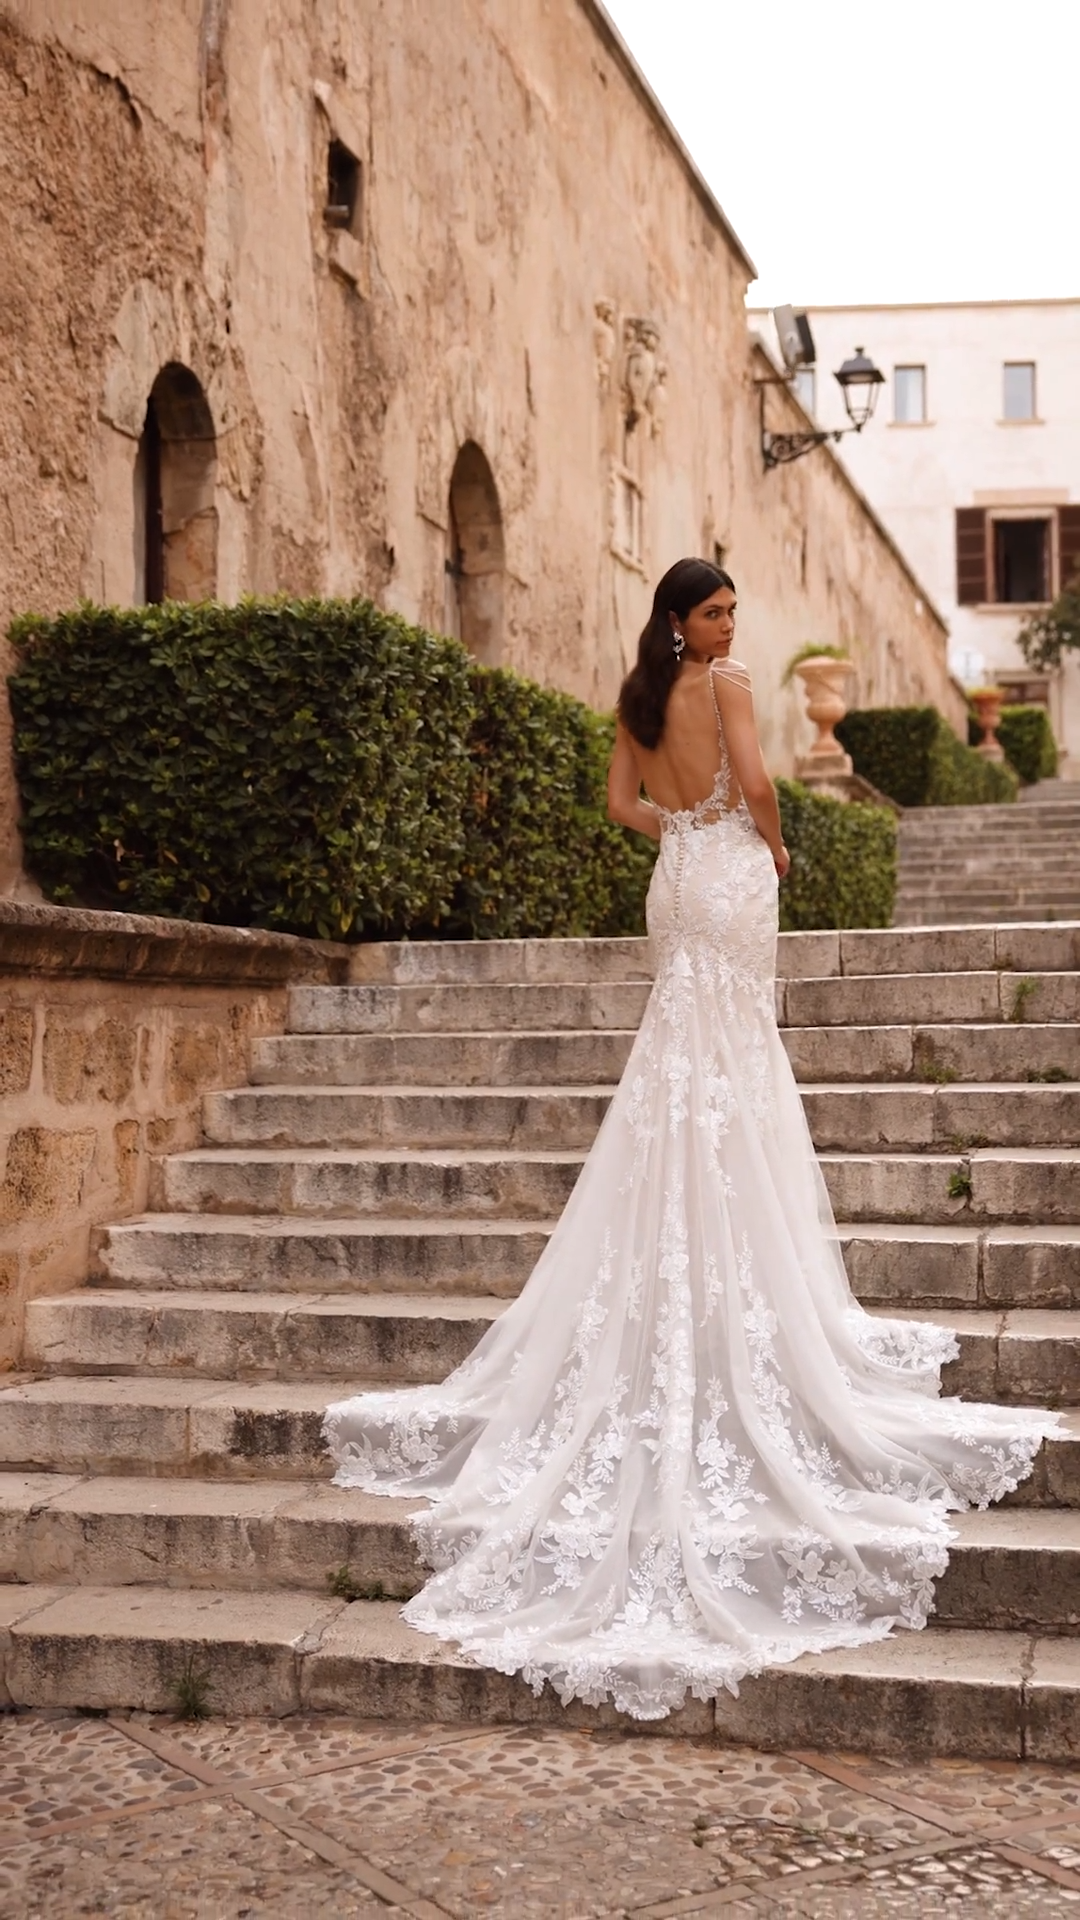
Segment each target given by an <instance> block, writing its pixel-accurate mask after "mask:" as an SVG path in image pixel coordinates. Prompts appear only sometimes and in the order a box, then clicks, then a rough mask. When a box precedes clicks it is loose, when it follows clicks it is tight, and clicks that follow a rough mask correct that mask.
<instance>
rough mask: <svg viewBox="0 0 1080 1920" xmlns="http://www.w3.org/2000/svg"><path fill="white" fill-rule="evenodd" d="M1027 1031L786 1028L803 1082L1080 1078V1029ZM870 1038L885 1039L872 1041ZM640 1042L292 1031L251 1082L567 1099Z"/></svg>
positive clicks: (277, 1039)
mask: <svg viewBox="0 0 1080 1920" xmlns="http://www.w3.org/2000/svg"><path fill="white" fill-rule="evenodd" d="M837 984H845V983H837ZM1020 1004H1021V1006H1022V1007H1023V1006H1025V1005H1026V1003H1024V1002H1021V1003H1020ZM1020 1024H1021V1023H1020V1022H1019V1021H1018V1022H1017V1023H1016V1025H1017V1026H1019V1025H1020ZM1024 1030H1025V1033H1026V1035H1027V1038H1026V1039H1016V1038H1014V1037H1012V1025H1011V1024H1010V1025H1006V1024H1004V1023H1001V1022H998V1021H995V1022H992V1023H989V1024H986V1025H983V1024H979V1025H973V1024H966V1023H962V1022H961V1021H960V1019H959V1016H958V1017H957V1021H956V1023H952V1022H950V1023H948V1024H943V1025H937V1024H934V1025H928V1026H905V1025H894V1026H888V1025H881V1024H877V1023H874V1022H872V1021H871V1022H869V1023H868V1024H867V1025H866V1026H861V1027H843V1026H837V1027H822V1026H810V1025H806V1026H791V1027H786V1028H785V1029H784V1030H783V1032H784V1044H785V1046H786V1047H787V1049H788V1056H789V1058H790V1059H791V1060H792V1063H793V1066H794V1068H795V1072H796V1075H797V1077H798V1078H803V1077H812V1078H814V1079H822V1078H825V1077H828V1078H830V1079H843V1078H844V1077H845V1074H844V1069H843V1067H842V1066H841V1067H833V1066H830V1064H829V1062H830V1061H831V1060H832V1059H833V1058H834V1057H835V1058H836V1060H838V1061H841V1062H848V1063H852V1062H854V1061H855V1060H859V1061H861V1066H860V1068H859V1077H860V1078H861V1079H863V1080H867V1079H872V1078H875V1077H881V1078H883V1079H899V1078H908V1077H912V1078H920V1077H923V1076H924V1075H927V1074H930V1073H932V1072H933V1070H934V1069H935V1068H937V1067H939V1066H942V1067H945V1068H946V1069H948V1070H949V1071H950V1072H953V1073H955V1074H956V1075H957V1076H959V1077H963V1078H964V1079H978V1080H993V1079H999V1078H1009V1077H1015V1078H1017V1079H1022V1078H1023V1077H1024V1076H1025V1075H1026V1074H1027V1073H1029V1072H1038V1073H1043V1072H1047V1071H1054V1072H1057V1073H1063V1074H1067V1075H1068V1077H1069V1078H1072V1079H1076V1080H1080V1025H1078V1024H1075V1023H1066V1022H1061V1023H1058V1022H1053V1021H1051V1022H1038V1023H1036V1022H1034V1021H1032V1022H1030V1023H1024ZM868 1034H871V1035H873V1036H874V1038H873V1040H871V1041H868V1040H867V1038H866V1036H867V1035H868ZM796 1035H798V1036H802V1035H814V1036H816V1037H815V1038H813V1039H803V1038H801V1037H799V1038H794V1037H793V1036H796ZM904 1036H907V1037H906V1039H905V1037H904ZM633 1042H634V1035H633V1034H632V1033H629V1032H612V1033H569V1032H568V1033H554V1034H552V1033H529V1034H514V1035H505V1034H494V1033H493V1034H481V1033H473V1034H468V1035H465V1034H395V1035H388V1036H383V1035H379V1034H341V1035H329V1034H327V1035H319V1036H315V1035H309V1036H301V1035H298V1034H284V1035H280V1036H277V1035H276V1036H274V1037H273V1038H271V1039H267V1040H259V1041H256V1042H255V1048H254V1054H255V1058H254V1062H253V1066H252V1073H251V1079H252V1081H253V1083H254V1084H255V1085H256V1086H275V1087H291V1088H298V1089H299V1088H305V1087H306V1088H311V1089H315V1088H322V1087H334V1086H338V1087H348V1086H353V1087H363V1088H366V1089H368V1090H369V1091H375V1090H376V1089H378V1088H387V1089H389V1088H396V1089H397V1090H398V1091H404V1090H405V1089H406V1088H416V1089H420V1088H426V1089H428V1090H434V1089H444V1088H445V1089H447V1090H451V1089H452V1090H454V1091H463V1090H466V1089H469V1088H478V1089H479V1088H484V1089H491V1090H496V1089H499V1088H504V1089H507V1090H510V1089H513V1090H524V1089H525V1088H528V1087H549V1088H552V1089H560V1090H562V1091H564V1092H565V1091H566V1090H568V1089H569V1088H580V1089H582V1090H584V1089H585V1088H595V1087H598V1086H603V1085H605V1084H606V1085H609V1086H610V1085H613V1084H614V1083H615V1082H616V1081H617V1080H618V1079H619V1078H620V1076H621V1074H622V1072H623V1070H624V1068H625V1066H626V1063H627V1060H628V1059H629V1057H630V1049H631V1047H632V1045H633ZM867 1049H870V1051H867ZM210 1098H211V1101H212V1100H213V1098H214V1096H210ZM211 1124H212V1123H211ZM418 1144H427V1143H426V1142H418ZM544 1144H549V1143H547V1142H545V1143H544ZM551 1144H555V1143H551Z"/></svg>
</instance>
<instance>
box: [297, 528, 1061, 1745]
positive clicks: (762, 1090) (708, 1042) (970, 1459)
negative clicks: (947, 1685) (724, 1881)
mask: <svg viewBox="0 0 1080 1920" xmlns="http://www.w3.org/2000/svg"><path fill="white" fill-rule="evenodd" d="M734 628H735V589H734V586H733V584H732V582H731V580H730V578H729V576H728V575H727V574H726V573H722V572H720V571H718V569H716V568H715V567H712V566H709V565H707V564H706V563H705V562H704V561H700V560H680V561H679V562H678V563H677V564H676V565H675V566H673V567H672V568H671V569H670V571H669V572H668V573H666V574H665V575H664V577H663V579H662V580H661V581H660V584H659V586H658V587H657V589H656V596H655V599H654V602H653V610H652V615H651V617H650V619H649V623H648V625H647V626H646V628H645V631H644V633H643V634H642V636H641V643H640V648H639V653H638V660H637V665H636V666H635V667H634V669H633V671H632V672H631V673H630V675H629V676H628V678H627V680H626V682H625V684H624V686H623V689H622V693H621V695H620V700H619V721H620V724H619V728H618V733H617V738H616V746H615V752H614V756H613V759H612V763H611V773H610V780H609V809H610V812H611V815H612V817H613V818H614V819H616V820H619V821H621V822H623V823H624V824H625V825H627V826H629V827H634V828H637V829H638V830H639V831H640V832H642V833H646V834H648V835H650V836H651V837H652V838H654V839H659V842H660V848H659V855H658V858H657V862H656V867H655V870H654V873H653V878H652V883H651V885H650V888H649V897H648V908H647V917H648V927H649V933H650V935H651V938H652V942H653V948H654V959H655V985H654V987H653V990H652V994H651V997H650V999H649V1003H648V1006H647V1008H646V1011H645V1016H644V1019H643V1021H642V1024H641V1029H640V1032H639V1033H638V1036H637V1039H636V1041H635V1044H634V1048H633V1052H632V1053H631V1056H630V1060H629V1063H628V1065H627V1068H626V1072H625V1074H624V1075H623V1079H622V1082H621V1084H620V1086H619V1088H618V1090H617V1092H616V1094H615V1096H614V1099H613V1100H612V1103H611V1106H610V1109H609V1111H608V1114H607V1116H606V1118H605V1120H604V1124H603V1126H602V1127H601V1129H600V1132H599V1134H598V1136H597V1139H596V1142H595V1145H594V1146H593V1148H592V1151H591V1153H590V1154H589V1157H588V1159H587V1161H586V1163H585V1166H584V1168H583V1170H582V1173H581V1176H580V1178H579V1180H578V1182H577V1185H576V1187H575V1189H574V1192H573V1194H572V1195H571V1198H570V1201H569V1203H568V1205H567V1207H566V1210H565V1212H564V1213H563V1216H562V1219H561V1220H560V1221H559V1223H558V1226H557V1227H556V1228H555V1231H554V1232H553V1234H552V1236H551V1239H550V1242H549V1244H548V1246H547V1249H546V1251H545V1252H544V1254H543V1255H542V1256H541V1258H540V1260H539V1261H538V1263H537V1265H536V1268H535V1269H534V1271H533V1273H532V1276H531V1278H530V1279H529V1281H528V1283H527V1285H526V1286H525V1288H524V1290H523V1292H522V1293H521V1294H520V1295H519V1297H518V1298H517V1299H516V1300H515V1301H514V1302H513V1303H512V1304H511V1305H510V1306H509V1307H508V1308H507V1309H506V1311H505V1312H504V1313H503V1314H502V1315H501V1316H500V1317H499V1318H498V1319H497V1320H496V1321H495V1322H494V1324H493V1325H492V1327H491V1328H490V1330H489V1331H488V1332H487V1333H486V1334H485V1335H484V1337H483V1339H482V1340H481V1341H480V1344H479V1346H478V1347H477V1348H476V1349H475V1351H474V1352H473V1354H472V1355H471V1356H470V1358H469V1359H468V1360H467V1361H466V1362H465V1364H464V1365H463V1366H461V1367H459V1368H458V1370H457V1372H456V1373H453V1374H451V1376H450V1378H449V1379H448V1380H446V1381H445V1382H444V1383H443V1385H441V1386H427V1387H409V1388H403V1389H398V1390H394V1391H388V1392H378V1393H365V1394H362V1395H360V1396H359V1397H358V1398H356V1399H352V1400H345V1401H342V1402H340V1403H339V1404H338V1405H336V1406H332V1407H331V1408H330V1409H329V1411H328V1413H327V1416H326V1434H327V1438H328V1442H329V1446H330V1449H331V1452H332V1454H333V1457H334V1460H335V1461H336V1463H337V1474H336V1481H337V1484H338V1485H339V1486H345V1487H363V1488H365V1489H366V1490H368V1491H369V1492H373V1493H386V1494H411V1495H418V1494H420V1495H426V1496H427V1497H428V1499H429V1500H430V1502H431V1503H432V1504H431V1506H430V1508H429V1509H428V1510H426V1511H423V1512H421V1513H418V1514H416V1515H415V1516H414V1518H413V1520H412V1523H411V1524H412V1525H413V1527H414V1528H415V1533H416V1536H417V1540H418V1545H419V1548H420V1551H421V1553H422V1555H423V1557H424V1559H425V1561H426V1562H427V1563H428V1565H430V1566H431V1567H432V1568H434V1569H435V1571H434V1573H433V1575H432V1577H431V1578H430V1579H429V1580H428V1582H427V1585H426V1586H425V1587H424V1588H423V1590H422V1591H421V1592H420V1593H418V1594H417V1595H416V1597H415V1598H414V1599H412V1600H410V1601H409V1603H408V1605H407V1606H406V1607H405V1610H404V1617H405V1619H406V1620H408V1621H409V1622H411V1624H412V1625H413V1626H414V1627H417V1628H419V1629H420V1631H421V1632H423V1633H430V1634H436V1635H438V1636H439V1638H440V1639H443V1640H453V1641H456V1642H458V1643H459V1644H460V1646H461V1647H462V1648H463V1649H464V1650H465V1652H466V1653H468V1654H470V1655H472V1657H473V1658H474V1659H475V1660H477V1661H479V1662H480V1663H481V1664H482V1665H484V1666H489V1667H494V1668H497V1669H498V1670H500V1671H501V1672H504V1673H514V1672H520V1673H522V1674H523V1675H524V1677H525V1678H526V1679H527V1680H528V1681H530V1682H531V1684H532V1685H533V1687H534V1688H535V1689H536V1690H537V1691H539V1690H540V1688H541V1686H542V1685H543V1682H544V1681H545V1680H550V1681H551V1683H552V1685H553V1686H554V1687H555V1688H556V1689H557V1691H558V1693H559V1695H560V1696H561V1698H562V1700H563V1701H564V1702H566V1701H569V1700H571V1699H574V1698H577V1699H580V1700H583V1701H587V1702H591V1703H593V1704H599V1703H600V1702H601V1701H604V1700H606V1699H611V1700H613V1701H614V1703H615V1705H616V1707H618V1708H620V1709H621V1710H623V1711H624V1712H627V1713H629V1714H632V1715H634V1716H635V1717H636V1718H639V1719H642V1720H652V1719H659V1718H661V1717H662V1716H663V1715H664V1714H666V1713H668V1712H669V1711H670V1710H671V1709H672V1708H673V1707H676V1706H679V1705H681V1703H682V1701H683V1699H684V1696H685V1694H686V1692H687V1690H688V1689H689V1691H690V1692H691V1693H693V1694H695V1695H696V1696H697V1697H698V1698H699V1699H710V1698H712V1697H714V1696H715V1695H716V1693H717V1692H718V1691H719V1689H720V1688H722V1687H727V1688H729V1689H730V1690H731V1691H732V1692H735V1691H737V1687H738V1682H739V1680H740V1678H741V1677H742V1676H743V1675H746V1674H755V1673H758V1672H760V1671H761V1669H762V1668H764V1667H766V1666H769V1665H774V1664H776V1663H777V1662H781V1661H789V1660H794V1659H795V1658H796V1657H797V1656H798V1655H799V1654H802V1653H807V1652H815V1651H820V1650H823V1649H825V1648H829V1647H854V1646H858V1645H860V1644H862V1643H864V1642H866V1641H869V1640H877V1639H880V1638H881V1637H882V1636H883V1635H885V1634H887V1633H889V1632H890V1631H891V1629H893V1628H894V1627H899V1626H905V1627H922V1626H924V1625H925V1622H926V1617H927V1613H928V1611H929V1610H930V1609H931V1608H932V1606H933V1582H934V1580H935V1579H936V1578H937V1577H938V1576H939V1575H940V1574H941V1573H942V1571H943V1570H944V1568H945V1565H946V1561H947V1558H948V1547H949V1541H950V1539H951V1538H952V1537H953V1536H952V1530H951V1528H950V1526H949V1524H948V1521H947V1520H946V1518H945V1515H946V1512H947V1511H948V1510H949V1509H957V1508H963V1507H966V1506H968V1505H969V1504H972V1503H974V1504H977V1505H979V1506H985V1505H986V1504H987V1503H988V1502H989V1501H991V1500H995V1499H998V1498H1000V1496H1001V1495H1002V1494H1004V1493H1006V1492H1007V1491H1008V1490H1010V1489H1011V1488H1013V1487H1015V1486H1016V1485H1017V1484H1018V1482H1019V1481H1020V1480H1022V1479H1023V1478H1024V1476H1025V1475H1026V1474H1028V1473H1029V1472H1030V1470H1031V1466H1032V1463H1033V1460H1034V1456H1035V1454H1036V1452H1037V1451H1038V1448H1039V1445H1040V1442H1041V1440H1042V1438H1043V1436H1044V1435H1045V1434H1047V1433H1049V1432H1052V1431H1053V1430H1054V1429H1055V1427H1056V1424H1057V1422H1056V1418H1055V1416H1054V1415H1052V1414H1049V1413H1046V1412H1042V1411H1037V1410H1030V1409H1017V1408H1008V1409H1006V1408H998V1407H986V1406H972V1405H966V1404H963V1403H962V1402H960V1401H959V1400H954V1399H945V1400H943V1399H939V1398H938V1392H939V1376H940V1370H941V1367H942V1364H943V1363H944V1362H945V1361H947V1360H949V1359H951V1358H953V1357H954V1356H955V1354H956V1353H957V1351H958V1348H957V1343H956V1339H955V1337H954V1335H953V1334H952V1333H950V1332H949V1331H948V1330H947V1329H945V1328H942V1327H938V1326H934V1325H927V1324H923V1323H919V1322H915V1321H908V1320H886V1319H881V1318H878V1317H876V1316H871V1315H869V1314H867V1313H865V1312H863V1310H862V1309H861V1308H860V1307H859V1306H858V1304H857V1303H856V1301H855V1300H854V1298H853V1296H852V1294H851V1291H850V1288H849V1286H848V1283H847V1277H846V1275H845V1271H844V1266H843V1262H842V1258H841V1254H840V1250H839V1246H838V1243H837V1235H836V1228H835V1224H834V1221H833V1218H832V1213H831V1210H830V1207H829V1202H828V1198H827V1195H826V1191H825V1186H824V1183H823V1180H822V1176H821V1173H820V1170H819V1168H818V1165H817V1161H816V1159H815V1157H814V1151H813V1147H812V1144H811V1140H810V1134H809V1130H808V1128H807V1124H806V1120H805V1118H804V1115H803V1109H802V1104H801V1102H800V1099H799V1094H798V1091H797V1088H796V1085H795V1080H794V1077H793V1074H792V1071H791V1068H790V1066H789V1064H788V1060H787V1056H786V1054H785V1051H784V1048H783V1045H782V1043H781V1040H780V1036H779V1033H778V1031H777V1026H776V1019H775V1013H774V1002H773V981H774V973H775V955H776V933H777V876H778V875H779V876H780V877H781V878H782V877H783V875H784V874H785V873H786V871H787V868H788V863H789V856H788V853H787V850H786V848H785V847H784V844H783V840H782V838H781V832H780V818H779V813H778V810H777V804H776V796H775V792H774V789H773V786H772V782H771V780H770V779H769V777H768V774H767V773H766V771H765V766H764V763H763V760H762V755H761V748H760V746H759V744H758V737H757V731H756V728H755V723H754V711H753V701H752V697H751V690H750V676H749V674H748V672H747V670H746V668H745V667H743V666H740V665H739V664H738V663H737V662H736V661H734V660H732V659H731V658H730V657H729V656H730V648H731V645H732V640H733V636H734ZM642 786H644V788H645V790H646V791H647V793H648V794H649V796H650V798H649V799H648V800H646V799H643V798H642V797H641V791H642Z"/></svg>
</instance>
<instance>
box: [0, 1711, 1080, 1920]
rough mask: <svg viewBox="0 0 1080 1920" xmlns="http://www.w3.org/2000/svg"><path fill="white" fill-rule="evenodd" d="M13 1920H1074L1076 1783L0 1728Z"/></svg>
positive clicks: (655, 1752)
mask: <svg viewBox="0 0 1080 1920" xmlns="http://www.w3.org/2000/svg"><path fill="white" fill-rule="evenodd" d="M0 1914H2V1915H4V1916H5V1917H6V1916H8V1915H10V1916H11V1917H12V1920H39V1917H40V1920H54V1916H55V1920H60V1917H61V1916H63V1920H74V1916H79V1915H90V1914H92V1915H108V1916H110V1920H189V1917H190V1920H262V1916H265V1915H274V1916H282V1917H283V1920H309V1917H310V1920H319V1917H321V1916H324V1915H325V1916H327V1917H329V1916H331V1915H333V1916H335V1920H374V1916H376V1915H378V1916H382V1920H386V1916H388V1915H391V1916H393V1915H396V1916H405V1915H410V1916H415V1917H416V1920H443V1916H452V1920H473V1917H474V1916H483V1915H492V1916H496V1917H497V1920H499V1917H501V1920H600V1917H601V1916H611V1920H631V1917H632V1920H681V1916H683V1915H686V1916H691V1915H693V1916H701V1920H705V1916H708V1915H712V1914H716V1915H722V1916H724V1917H725V1920H751V1917H752V1916H753V1917H755V1920H756V1917H757V1916H771V1917H772V1920H934V1916H937V1915H942V1916H952V1915H960V1916H969V1915H986V1916H993V1920H1011V1916H1014V1915H1016V1916H1026V1915H1029V1914H1030V1915H1039V1916H1044V1915H1045V1916H1050V1917H1052V1916H1056V1915H1063V1914H1073V1915H1075V1916H1076V1920H1080V1770H1077V1771H1070V1770H1066V1769H1063V1768H1054V1767H1041V1766H1037V1765H1025V1766H1015V1765H1012V1764H1006V1763H1002V1762H986V1761H983V1762H968V1761H943V1760H938V1761H927V1762H924V1763H922V1764H916V1763H903V1764H902V1763H899V1762H895V1761H885V1760H868V1759H860V1758H859V1757H858V1756H854V1755H845V1756H842V1757H840V1758H838V1757H836V1756H833V1755H830V1756H823V1755H818V1754H811V1753H798V1754H761V1753H754V1752H751V1751H750V1750H749V1749H746V1748H729V1747H717V1746H712V1745H708V1744H705V1743H697V1742H691V1741H678V1740H668V1739H662V1740H661V1739H650V1738H648V1737H641V1738H631V1737H627V1736H624V1735H616V1734H597V1733H581V1732H575V1731H570V1730H567V1731H562V1730H560V1729H538V1730H529V1731H526V1730H521V1729H515V1728H508V1727H478V1728H473V1729H471V1730H468V1731H463V1730H462V1729H461V1728H460V1727H455V1728H450V1727H437V1726H413V1725H408V1726H406V1725H399V1726H393V1725H388V1724H387V1723H386V1722H378V1723H372V1722H364V1721H360V1720H347V1719H336V1718H330V1717H327V1716H322V1715H320V1716H312V1717H310V1718H297V1719H292V1720H284V1721H280V1720H272V1721H271V1720H237V1721H226V1720H208V1721H200V1722H196V1723H194V1724H184V1723H180V1722H177V1721H175V1720H169V1719H165V1718H162V1717H157V1716H151V1715H134V1716H130V1717H122V1716H119V1715H116V1716H110V1717H108V1718H98V1717H91V1716H86V1715H77V1714H70V1713H59V1712H57V1713H19V1714H9V1715H6V1716H0Z"/></svg>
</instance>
